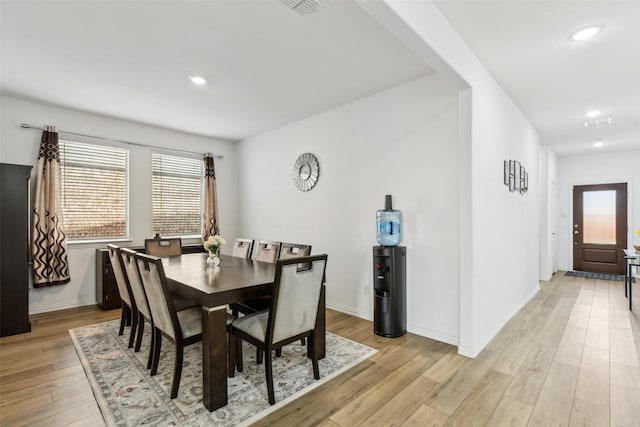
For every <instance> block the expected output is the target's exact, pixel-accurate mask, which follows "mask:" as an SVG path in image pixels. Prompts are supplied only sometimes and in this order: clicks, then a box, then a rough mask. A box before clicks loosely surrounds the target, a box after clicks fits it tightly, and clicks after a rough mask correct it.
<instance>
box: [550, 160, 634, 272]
mask: <svg viewBox="0 0 640 427" xmlns="http://www.w3.org/2000/svg"><path fill="white" fill-rule="evenodd" d="M638 165H640V150H634V151H621V152H612V153H607V152H594V153H593V154H588V155H580V156H578V155H576V156H566V157H559V158H558V210H559V218H558V268H559V269H560V270H572V269H573V246H572V242H573V240H572V238H571V231H572V230H571V227H572V218H573V206H572V203H573V202H572V200H573V186H574V185H589V184H607V183H617V182H626V183H627V190H628V191H629V199H628V206H627V210H628V217H627V221H628V224H629V233H628V237H627V239H628V244H629V245H631V244H636V245H638V244H640V241H639V240H638V238H637V237H635V235H634V233H635V230H638V229H640V167H638Z"/></svg>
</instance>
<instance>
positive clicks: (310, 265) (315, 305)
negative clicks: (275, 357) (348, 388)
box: [230, 255, 327, 405]
mask: <svg viewBox="0 0 640 427" xmlns="http://www.w3.org/2000/svg"><path fill="white" fill-rule="evenodd" d="M305 265H306V266H307V267H306V268H301V267H300V266H305ZM326 266H327V255H314V256H308V257H301V258H294V259H287V260H278V262H277V263H276V276H275V281H274V284H273V286H274V287H273V298H272V301H271V307H270V308H269V309H268V310H265V311H260V312H257V313H252V314H248V315H246V316H243V317H240V318H238V319H236V320H234V321H233V323H232V324H231V335H233V336H235V337H236V352H235V353H236V354H235V356H236V358H237V360H236V363H235V364H230V366H234V365H237V367H238V371H240V372H242V370H243V365H242V341H243V340H244V341H247V342H249V343H250V344H253V345H255V346H256V347H257V348H258V349H260V350H262V351H264V352H265V374H266V381H267V392H268V398H269V403H270V404H272V405H273V404H274V403H275V393H274V388H273V372H272V352H273V350H276V349H280V348H282V346H284V345H286V344H289V343H291V342H293V341H297V340H299V339H301V338H309V339H308V341H307V342H308V349H309V354H310V355H311V363H312V365H313V377H314V378H315V379H319V378H320V372H319V369H318V356H317V353H316V349H315V347H314V345H313V343H314V340H313V336H314V334H315V333H316V332H315V325H316V318H317V317H318V310H319V309H320V294H321V291H322V282H323V280H324V273H325V269H326Z"/></svg>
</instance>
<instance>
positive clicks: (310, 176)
mask: <svg viewBox="0 0 640 427" xmlns="http://www.w3.org/2000/svg"><path fill="white" fill-rule="evenodd" d="M318 176H320V164H319V163H318V159H316V156H314V155H313V154H311V153H304V154H301V155H300V156H299V157H298V158H297V159H296V162H295V164H294V165H293V183H294V184H295V186H296V187H298V189H299V190H300V191H309V190H311V189H312V188H313V186H314V185H316V182H318Z"/></svg>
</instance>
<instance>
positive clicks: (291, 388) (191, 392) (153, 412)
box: [69, 320, 377, 426]
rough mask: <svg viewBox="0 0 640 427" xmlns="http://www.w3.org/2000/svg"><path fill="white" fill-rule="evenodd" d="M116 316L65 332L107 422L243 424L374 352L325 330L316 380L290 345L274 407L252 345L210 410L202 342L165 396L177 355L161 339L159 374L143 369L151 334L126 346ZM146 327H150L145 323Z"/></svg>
mask: <svg viewBox="0 0 640 427" xmlns="http://www.w3.org/2000/svg"><path fill="white" fill-rule="evenodd" d="M119 324H120V321H119V320H113V321H110V322H105V323H99V324H96V325H90V326H85V327H82V328H77V329H71V330H69V333H70V335H71V338H72V340H73V342H74V344H75V347H76V351H77V352H78V355H79V356H80V360H81V361H82V365H83V366H84V370H85V373H86V374H87V378H88V379H89V383H90V384H91V387H92V388H93V393H94V394H95V396H96V400H97V402H98V405H99V406H100V410H101V411H102V415H103V417H104V419H105V422H106V424H107V425H109V426H139V425H154V426H155V425H192V426H205V425H206V426H235V425H248V424H250V423H252V422H255V421H257V420H258V419H260V418H262V417H264V416H266V415H267V414H269V413H271V412H273V411H274V410H276V409H277V408H279V407H281V406H283V405H285V404H287V403H288V402H290V401H292V400H294V399H296V398H298V397H300V396H302V395H303V394H304V393H307V392H308V391H310V390H312V389H313V388H315V387H317V386H318V385H320V384H322V383H324V382H326V381H328V380H329V379H331V378H333V377H335V376H337V375H338V374H340V373H342V372H344V371H346V370H347V369H349V368H351V367H353V366H355V365H356V364H358V363H360V362H361V361H363V360H365V359H366V358H368V357H370V356H371V355H373V354H374V353H375V352H376V351H377V350H375V349H372V348H370V347H367V346H365V345H362V344H359V343H357V342H355V341H351V340H349V339H347V338H343V337H340V336H338V335H334V334H332V333H329V332H328V333H327V344H326V346H327V350H326V353H327V354H326V357H325V358H324V359H322V360H320V361H319V365H320V380H315V379H314V378H313V369H312V367H311V361H310V360H309V359H307V357H306V347H304V346H302V345H300V343H299V342H298V343H297V344H290V345H287V346H285V347H284V348H283V350H282V357H279V358H274V362H273V376H274V387H275V395H276V404H275V405H273V406H272V405H269V402H268V401H267V385H266V382H265V374H264V364H261V365H257V364H256V363H255V353H256V352H255V347H250V346H249V345H248V344H247V343H245V346H246V347H244V348H243V356H244V372H242V373H238V372H236V376H235V377H234V378H230V379H229V382H228V387H229V389H228V396H229V404H228V405H227V406H225V407H223V408H220V409H218V410H216V411H213V412H209V411H208V410H207V409H206V408H205V407H204V406H203V405H202V346H201V344H200V343H198V344H194V345H190V346H188V347H186V348H185V352H184V365H183V369H182V379H181V381H180V390H179V392H178V397H176V398H175V399H170V398H169V393H170V388H171V380H172V375H173V364H174V360H175V352H174V348H173V344H172V343H170V342H168V341H167V340H163V343H162V352H161V359H160V366H159V368H158V374H157V375H155V376H153V377H151V376H150V375H149V371H147V369H146V366H147V356H148V354H149V341H150V335H149V334H148V331H146V333H145V337H144V339H143V345H142V349H141V350H140V352H139V353H134V352H133V349H129V348H127V344H128V343H127V340H128V334H129V328H126V329H125V333H124V335H122V336H118V326H119ZM147 329H148V328H147Z"/></svg>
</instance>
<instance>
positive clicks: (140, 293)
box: [119, 248, 154, 369]
mask: <svg viewBox="0 0 640 427" xmlns="http://www.w3.org/2000/svg"><path fill="white" fill-rule="evenodd" d="M119 254H120V259H121V260H122V265H123V266H124V269H125V271H126V272H127V275H128V277H129V284H130V286H131V292H132V293H133V297H134V299H135V301H136V306H137V307H138V322H137V323H138V337H137V339H136V346H135V348H134V351H135V352H136V353H137V352H139V351H140V346H141V345H142V336H143V334H144V322H145V320H146V321H147V322H149V326H150V328H151V345H150V347H149V357H148V359H147V369H151V362H152V357H153V347H154V334H153V331H154V326H153V317H152V316H151V309H150V308H149V303H148V302H147V295H146V293H145V291H144V287H143V286H142V281H141V279H140V272H139V271H138V265H137V264H136V259H135V255H136V251H133V250H131V249H129V248H120V251H119Z"/></svg>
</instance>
